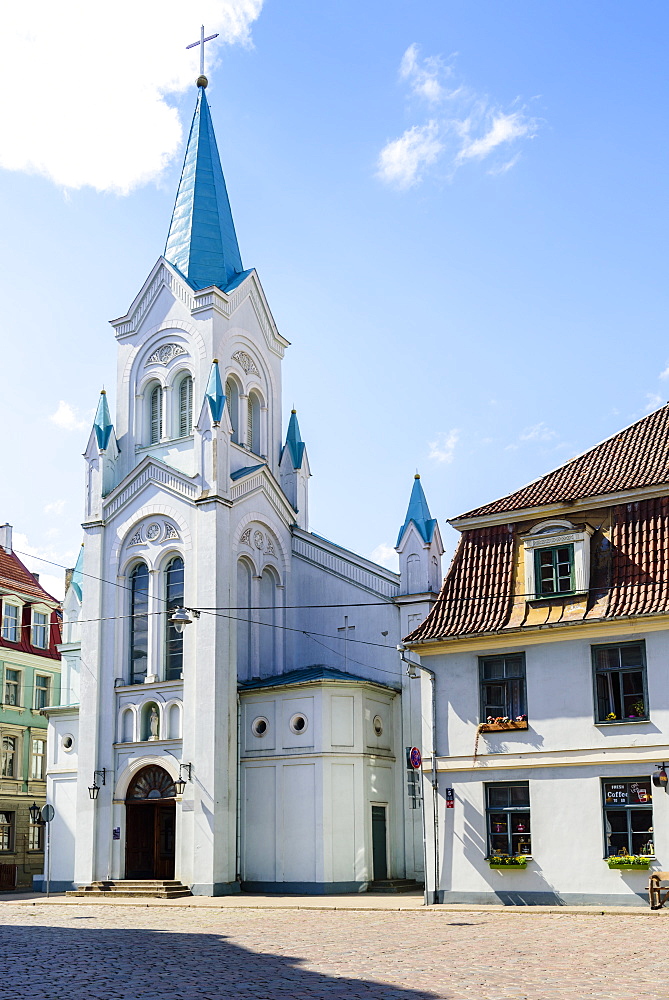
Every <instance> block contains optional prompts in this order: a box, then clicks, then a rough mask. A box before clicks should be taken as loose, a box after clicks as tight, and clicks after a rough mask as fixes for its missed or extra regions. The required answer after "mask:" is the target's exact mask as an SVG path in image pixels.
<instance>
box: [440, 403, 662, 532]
mask: <svg viewBox="0 0 669 1000" xmlns="http://www.w3.org/2000/svg"><path fill="white" fill-rule="evenodd" d="M663 483H669V403H668V404H667V405H666V406H663V407H661V408H660V409H659V410H655V412H654V413H649V414H648V416H647V417H643V418H642V419H641V420H637V422H636V423H634V424H632V425H631V426H630V427H626V428H625V429H624V430H622V431H619V432H618V433H617V434H614V435H613V436H612V437H610V438H607V439H606V441H602V442H601V444H598V445H595V447H594V448H591V449H590V450H589V451H586V452H584V453H583V454H582V455H578V456H577V457H576V458H572V459H571V460H570V461H569V462H566V463H565V464H564V465H561V466H560V467H559V468H558V469H554V470H553V471H552V472H549V473H547V474H546V475H545V476H542V477H541V479H536V480H535V481H534V482H533V483H529V484H528V485H527V486H523V488H522V489H520V490H517V491H516V492H515V493H510V494H509V495H508V496H505V497H502V498H501V499H499V500H494V501H493V502H492V503H488V504H484V505H483V506H482V507H476V508H475V509H474V510H469V511H467V513H466V514H461V515H459V517H458V518H454V521H458V520H460V518H469V517H482V516H484V515H486V514H498V513H504V512H506V511H515V510H523V509H526V508H531V507H541V506H544V505H549V504H557V503H561V502H563V501H573V500H580V499H583V498H585V497H595V496H602V495H606V494H610V493H617V492H619V491H621V490H632V489H639V488H641V487H644V486H659V485H662V484H663Z"/></svg>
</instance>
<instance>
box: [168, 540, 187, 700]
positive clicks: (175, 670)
mask: <svg viewBox="0 0 669 1000" xmlns="http://www.w3.org/2000/svg"><path fill="white" fill-rule="evenodd" d="M165 599H166V602H167V616H166V619H165V622H166V624H165V680H166V681H178V680H179V678H180V677H181V672H182V670H183V662H184V637H183V634H182V633H181V632H177V630H176V629H175V627H174V625H173V624H172V623H171V621H170V618H171V617H172V612H173V611H174V609H175V608H182V607H183V603H184V561H183V559H182V558H181V556H175V557H174V559H172V561H171V562H170V563H169V564H168V566H167V569H166V570H165Z"/></svg>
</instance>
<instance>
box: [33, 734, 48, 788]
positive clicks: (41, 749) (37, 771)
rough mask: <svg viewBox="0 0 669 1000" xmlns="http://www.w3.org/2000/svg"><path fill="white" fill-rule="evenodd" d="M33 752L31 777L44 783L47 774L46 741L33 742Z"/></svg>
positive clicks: (37, 740)
mask: <svg viewBox="0 0 669 1000" xmlns="http://www.w3.org/2000/svg"><path fill="white" fill-rule="evenodd" d="M31 750H32V753H31V758H30V777H31V778H32V779H33V780H34V781H44V776H45V774H46V769H45V763H44V762H45V760H46V740H42V739H36V740H33V741H32V747H31Z"/></svg>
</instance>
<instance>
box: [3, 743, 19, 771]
mask: <svg viewBox="0 0 669 1000" xmlns="http://www.w3.org/2000/svg"><path fill="white" fill-rule="evenodd" d="M17 750H18V739H17V737H16V736H3V737H2V777H3V778H18V777H19V773H18V771H19V767H18V756H17Z"/></svg>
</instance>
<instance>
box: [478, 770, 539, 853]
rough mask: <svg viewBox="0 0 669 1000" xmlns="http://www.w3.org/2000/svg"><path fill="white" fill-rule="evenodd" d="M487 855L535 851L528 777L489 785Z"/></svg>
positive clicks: (487, 792) (487, 788)
mask: <svg viewBox="0 0 669 1000" xmlns="http://www.w3.org/2000/svg"><path fill="white" fill-rule="evenodd" d="M486 814H487V821H488V856H489V857H495V856H496V855H500V854H508V855H522V854H531V853H532V840H531V832H530V786H529V782H527V781H519V782H516V783H514V784H494V785H486Z"/></svg>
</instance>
